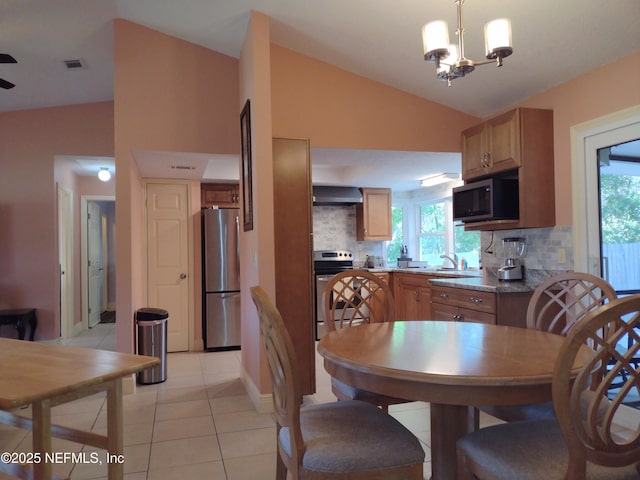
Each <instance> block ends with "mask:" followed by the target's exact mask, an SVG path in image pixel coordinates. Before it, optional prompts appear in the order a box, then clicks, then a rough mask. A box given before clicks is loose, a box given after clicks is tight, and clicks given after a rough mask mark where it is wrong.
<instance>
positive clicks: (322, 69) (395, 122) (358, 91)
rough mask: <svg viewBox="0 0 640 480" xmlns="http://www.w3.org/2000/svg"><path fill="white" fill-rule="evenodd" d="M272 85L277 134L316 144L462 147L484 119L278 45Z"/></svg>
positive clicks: (413, 148)
mask: <svg viewBox="0 0 640 480" xmlns="http://www.w3.org/2000/svg"><path fill="white" fill-rule="evenodd" d="M425 81H427V80H425ZM271 86H272V88H271V92H272V103H273V110H272V118H273V134H274V136H276V137H291V138H309V139H311V144H312V146H315V147H327V148H329V147H332V148H358V149H372V150H408V151H418V152H419V151H429V152H459V151H460V132H461V131H462V130H464V129H465V128H467V127H469V126H471V125H474V124H475V123H477V122H478V121H479V119H478V118H476V117H473V116H470V115H467V114H464V113H461V112H458V111H456V110H452V109H450V108H447V107H444V106H442V105H440V104H438V103H435V102H432V101H429V100H425V99H423V98H420V97H416V96H415V95H411V94H409V93H406V92H402V91H400V90H397V89H395V88H392V87H388V86H386V85H382V84H380V83H378V82H374V81H372V80H369V79H366V78H364V77H361V76H358V75H354V74H352V73H349V72H347V71H345V70H341V69H339V68H337V67H334V66H332V65H329V64H327V63H324V62H320V61H318V60H314V59H312V58H309V57H305V56H303V55H300V54H298V53H295V52H293V51H291V50H287V49H285V48H282V47H279V46H277V45H272V46H271Z"/></svg>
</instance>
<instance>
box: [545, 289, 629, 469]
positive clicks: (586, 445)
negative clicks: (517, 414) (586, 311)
mask: <svg viewBox="0 0 640 480" xmlns="http://www.w3.org/2000/svg"><path fill="white" fill-rule="evenodd" d="M639 328H640V295H633V296H630V297H626V298H622V299H619V300H617V301H615V302H611V303H610V304H608V305H607V306H606V307H603V308H602V309H601V310H600V311H598V312H594V313H592V314H590V315H589V316H588V317H585V319H584V320H583V321H581V322H579V323H578V324H577V325H576V326H575V328H574V329H572V331H571V332H570V335H569V336H568V338H567V341H566V342H565V344H564V346H563V348H562V350H561V352H560V354H559V355H558V360H557V362H556V366H555V370H554V374H553V386H552V391H553V405H554V408H555V410H556V414H557V417H558V423H559V424H560V428H561V430H562V434H563V436H564V438H565V441H566V443H567V447H568V450H569V459H570V461H569V467H568V471H569V473H568V476H569V478H584V477H585V475H586V471H585V468H586V462H591V463H595V464H599V465H606V466H610V467H619V466H624V465H628V464H631V463H639V465H640V425H639V424H638V423H636V425H635V426H632V425H628V424H626V425H625V426H627V427H629V428H628V429H627V430H626V431H625V432H622V431H621V430H620V425H619V424H618V422H620V417H619V416H618V414H619V412H620V410H621V406H622V405H623V404H624V403H625V402H626V401H627V400H628V399H629V398H630V397H632V396H636V397H637V394H638V393H639V391H638V388H639V387H640V370H639V369H638V368H637V365H636V364H634V362H633V359H634V358H637V357H638V355H639V354H640V335H639V333H638V332H639V330H638V329H639ZM585 344H586V345H589V346H590V347H591V350H592V354H591V358H590V360H589V362H588V363H587V364H585V365H584V366H583V367H582V368H581V369H580V372H579V374H578V376H577V377H576V378H575V381H573V382H572V381H571V380H572V371H573V365H574V362H575V359H576V356H577V355H578V352H579V351H580V350H581V349H583V348H584V345H585ZM603 371H604V374H603V373H602V372H603ZM622 374H624V375H622ZM621 376H624V378H625V379H626V380H625V381H624V382H623V383H622V384H620V382H619V378H620V377H621ZM614 385H615V389H614V388H612V386H614ZM616 420H617V422H616ZM638 473H639V474H640V470H639V471H638Z"/></svg>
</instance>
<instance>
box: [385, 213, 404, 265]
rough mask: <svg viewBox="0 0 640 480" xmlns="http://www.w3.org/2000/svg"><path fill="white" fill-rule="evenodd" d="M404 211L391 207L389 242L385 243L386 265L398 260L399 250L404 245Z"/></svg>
mask: <svg viewBox="0 0 640 480" xmlns="http://www.w3.org/2000/svg"><path fill="white" fill-rule="evenodd" d="M403 222H404V209H403V208H402V207H399V206H395V205H394V206H392V207H391V241H390V242H387V263H390V264H393V263H395V262H396V259H397V258H400V249H401V248H402V246H403V245H405V244H406V243H405V242H406V240H405V238H404V234H403V233H404V229H403Z"/></svg>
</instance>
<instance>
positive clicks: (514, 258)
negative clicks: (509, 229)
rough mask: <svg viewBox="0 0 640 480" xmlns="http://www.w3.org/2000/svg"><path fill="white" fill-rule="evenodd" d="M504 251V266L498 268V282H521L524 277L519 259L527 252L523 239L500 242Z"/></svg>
mask: <svg viewBox="0 0 640 480" xmlns="http://www.w3.org/2000/svg"><path fill="white" fill-rule="evenodd" d="M502 248H503V249H504V256H505V261H504V266H502V267H500V268H498V280H522V278H523V277H524V266H523V265H522V263H521V262H520V259H521V258H522V257H524V255H525V253H526V251H527V245H526V243H525V240H524V238H521V237H508V238H505V239H503V240H502Z"/></svg>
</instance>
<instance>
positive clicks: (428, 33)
mask: <svg viewBox="0 0 640 480" xmlns="http://www.w3.org/2000/svg"><path fill="white" fill-rule="evenodd" d="M454 3H455V4H456V7H457V9H458V30H456V35H458V45H455V44H449V27H448V25H447V22H445V21H444V20H436V21H433V22H429V23H427V24H426V25H425V26H424V27H422V44H423V46H424V59H425V60H426V61H427V62H434V63H435V64H436V74H437V76H438V80H443V81H444V80H446V81H447V85H448V86H451V80H455V79H456V78H460V77H464V76H465V75H466V74H468V73H471V72H473V71H474V70H475V68H476V65H486V64H488V63H492V62H493V61H494V60H495V62H496V65H497V66H498V67H501V66H502V59H503V58H506V57H508V56H509V55H511V54H512V53H513V47H512V45H511V20H509V19H508V18H498V19H496V20H491V21H490V22H487V23H486V24H485V26H484V44H485V52H486V56H487V59H488V60H486V61H482V62H474V61H473V60H469V59H468V58H466V57H465V56H464V26H463V24H462V4H463V3H464V0H454ZM443 60H447V61H446V62H445V61H443Z"/></svg>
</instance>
